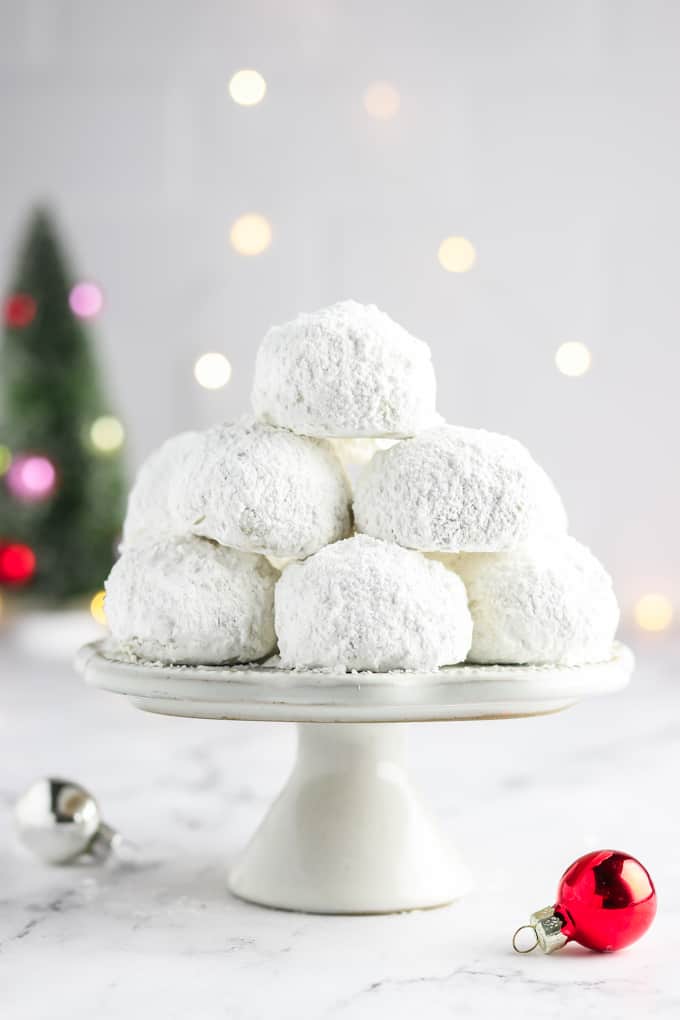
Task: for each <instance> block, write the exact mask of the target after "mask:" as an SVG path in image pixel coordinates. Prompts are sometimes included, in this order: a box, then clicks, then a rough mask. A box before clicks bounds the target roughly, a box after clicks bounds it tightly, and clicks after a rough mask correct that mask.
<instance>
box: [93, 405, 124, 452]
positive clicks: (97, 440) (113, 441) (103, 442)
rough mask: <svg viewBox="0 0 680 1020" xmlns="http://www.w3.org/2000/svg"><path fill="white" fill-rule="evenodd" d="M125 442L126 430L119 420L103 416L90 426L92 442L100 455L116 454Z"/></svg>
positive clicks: (108, 415) (110, 416) (111, 416)
mask: <svg viewBox="0 0 680 1020" xmlns="http://www.w3.org/2000/svg"><path fill="white" fill-rule="evenodd" d="M124 440H125V429H124V428H123V425H122V423H121V422H120V421H118V419H117V418H114V417H113V415H111V414H103V415H102V416H101V418H96V419H95V420H94V421H93V422H92V424H91V425H90V442H91V443H92V445H93V446H94V448H95V450H98V451H99V453H115V451H116V450H120V448H121V446H122V445H123V442H124Z"/></svg>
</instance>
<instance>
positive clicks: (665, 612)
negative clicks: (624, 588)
mask: <svg viewBox="0 0 680 1020" xmlns="http://www.w3.org/2000/svg"><path fill="white" fill-rule="evenodd" d="M634 614H635V622H636V623H637V625H638V627H641V628H642V630H651V631H661V630H667V629H668V627H670V624H671V621H672V619H673V605H672V603H671V601H670V599H669V598H667V597H666V596H665V595H662V594H661V593H660V592H648V593H647V594H646V595H642V596H641V597H640V598H639V599H638V600H637V602H636V603H635V609H634Z"/></svg>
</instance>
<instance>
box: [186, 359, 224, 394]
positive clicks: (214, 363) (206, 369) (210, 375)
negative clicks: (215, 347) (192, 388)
mask: <svg viewBox="0 0 680 1020" xmlns="http://www.w3.org/2000/svg"><path fill="white" fill-rule="evenodd" d="M194 377H195V379H196V382H197V383H198V385H199V386H202V387H203V388H204V389H206V390H219V389H222V387H223V386H226V385H227V383H228V382H229V380H230V379H231V365H230V364H229V361H228V360H227V358H225V356H224V354H218V353H217V352H216V351H209V352H208V353H207V354H202V355H201V356H200V358H197V360H196V363H195V365H194Z"/></svg>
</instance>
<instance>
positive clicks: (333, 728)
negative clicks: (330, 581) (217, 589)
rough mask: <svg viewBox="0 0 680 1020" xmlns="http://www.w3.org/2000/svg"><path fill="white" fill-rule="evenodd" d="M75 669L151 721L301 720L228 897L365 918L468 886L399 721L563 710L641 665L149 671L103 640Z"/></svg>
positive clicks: (430, 903)
mask: <svg viewBox="0 0 680 1020" xmlns="http://www.w3.org/2000/svg"><path fill="white" fill-rule="evenodd" d="M77 667H78V669H79V671H80V672H81V673H82V675H83V676H84V678H85V680H86V682H87V683H88V684H90V685H91V686H93V687H99V688H101V689H103V690H107V691H112V692H113V693H115V694H124V695H126V697H128V698H129V700H130V701H131V702H132V704H133V705H134V706H135V707H136V708H141V709H143V710H144V711H146V712H156V713H160V714H162V715H175V716H184V717H189V718H197V719H248V720H273V721H281V722H295V723H297V724H298V750H297V758H296V761H295V765H294V767H293V771H292V773H291V775H290V778H289V779H288V781H287V783H286V785H285V786H284V788H283V790H282V792H281V793H280V794H279V796H278V798H277V800H276V801H275V802H274V804H273V806H272V807H271V809H270V810H269V812H268V814H267V815H266V817H265V819H264V821H263V822H262V823H261V825H260V827H259V829H258V830H257V832H256V833H255V835H254V836H253V838H252V839H251V841H250V843H249V844H248V846H247V847H246V849H245V850H244V851H243V852H242V854H241V856H240V858H239V859H238V860H237V862H236V863H235V865H234V866H233V867H232V869H231V873H230V876H229V885H230V888H231V891H232V892H233V893H234V894H235V895H237V896H240V897H242V898H243V899H246V900H251V901H253V902H255V903H259V904H262V905H264V906H270V907H279V908H283V909H287V910H302V911H308V912H314V913H326V914H368V913H390V912H393V911H400V910H413V909H417V908H424V907H435V906H442V905H444V904H446V903H450V902H451V901H452V900H454V899H457V898H458V897H459V896H461V895H463V894H464V893H465V892H466V891H467V890H468V889H469V888H470V885H471V882H470V877H469V874H468V872H467V869H466V868H465V866H464V865H463V863H462V862H461V861H460V860H459V859H458V857H457V855H456V854H454V853H453V852H452V851H451V850H450V849H449V848H448V847H446V845H445V843H444V841H443V840H442V838H441V837H440V835H439V832H438V829H437V825H436V823H435V822H434V821H433V819H432V818H431V817H430V815H429V813H428V811H427V809H426V808H425V806H424V805H423V804H422V802H421V800H420V797H419V795H418V793H417V791H416V790H415V788H414V786H413V785H412V783H411V781H410V779H409V777H408V773H407V771H406V765H405V754H404V750H405V748H404V743H405V741H404V737H405V726H404V725H401V724H404V723H409V722H425V721H432V720H470V719H513V718H514V719H516V718H522V717H525V716H534V715H545V714H547V713H550V712H559V711H561V710H562V709H565V708H569V707H570V706H571V705H574V704H576V703H577V702H578V701H580V700H582V699H583V698H587V697H592V696H595V695H600V694H611V693H613V692H615V691H618V690H621V689H622V688H623V687H625V686H626V684H627V683H628V681H629V679H630V675H631V672H632V669H633V656H632V653H631V652H630V651H629V650H628V649H627V648H625V647H624V646H623V645H616V646H615V647H614V648H613V651H612V657H611V659H610V660H609V661H607V662H602V663H596V664H593V665H587V666H467V665H462V666H450V667H445V668H443V669H440V670H438V671H437V672H432V673H399V672H393V673H337V672H332V671H321V670H319V671H315V670H295V671H293V670H284V669H280V668H277V667H276V666H275V665H255V666H232V667H225V666H163V665H155V664H141V663H138V662H127V661H122V660H120V659H117V658H116V657H115V652H114V651H111V650H109V649H108V648H107V643H106V642H104V641H99V642H95V643H94V644H89V645H85V647H84V648H82V649H81V650H80V652H79V653H78V659H77ZM395 724H397V725H395Z"/></svg>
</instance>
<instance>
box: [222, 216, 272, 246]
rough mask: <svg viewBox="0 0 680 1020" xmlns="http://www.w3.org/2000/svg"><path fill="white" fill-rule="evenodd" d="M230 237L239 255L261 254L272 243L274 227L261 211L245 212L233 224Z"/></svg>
mask: <svg viewBox="0 0 680 1020" xmlns="http://www.w3.org/2000/svg"><path fill="white" fill-rule="evenodd" d="M229 239H230V240H231V246H232V248H233V249H234V251H237V252H238V254H239V255H261V254H262V252H263V251H266V250H267V248H268V247H269V245H270V244H271V243H272V228H271V224H270V222H269V220H268V219H266V217H264V216H260V214H259V213H245V214H244V215H243V216H239V218H238V219H237V220H235V221H234V222H233V223H232V225H231V231H230V232H229Z"/></svg>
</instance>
